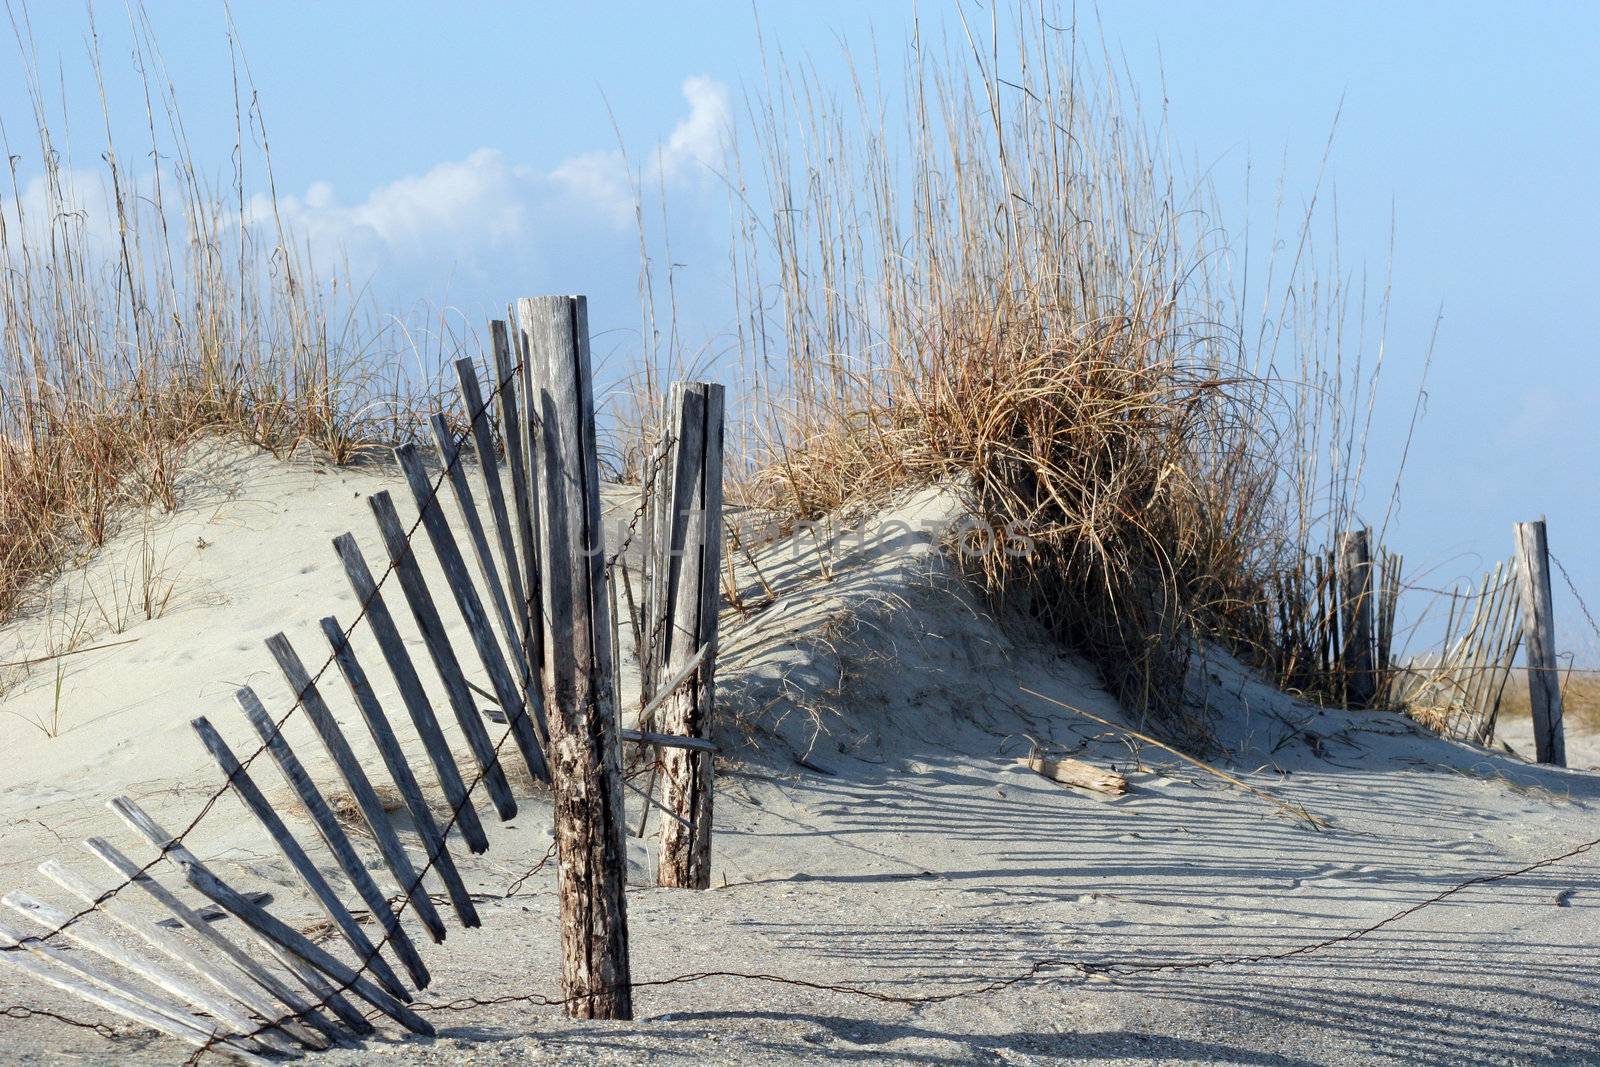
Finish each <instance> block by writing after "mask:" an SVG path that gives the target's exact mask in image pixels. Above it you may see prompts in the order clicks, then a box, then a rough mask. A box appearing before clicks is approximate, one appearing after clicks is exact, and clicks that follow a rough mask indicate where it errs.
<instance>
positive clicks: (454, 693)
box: [367, 492, 517, 822]
mask: <svg viewBox="0 0 1600 1067" xmlns="http://www.w3.org/2000/svg"><path fill="white" fill-rule="evenodd" d="M367 502H368V503H369V504H370V505H371V506H372V514H373V516H374V517H375V518H376V519H377V520H378V531H379V533H381V534H382V535H383V543H384V547H385V548H387V549H388V552H389V562H390V563H391V564H393V566H394V573H395V576H396V577H398V578H399V579H400V590H401V592H402V593H404V594H405V598H406V603H407V604H409V605H410V606H411V615H412V617H413V618H414V619H416V622H417V629H418V630H420V631H421V632H422V642H423V644H424V645H426V646H427V649H428V656H429V658H430V659H432V660H433V666H434V669H435V671H437V673H438V675H439V680H440V681H441V682H443V683H444V691H445V695H446V697H447V698H448V699H449V701H450V710H451V711H453V712H454V713H455V717H456V724H457V725H459V726H460V727H461V733H462V736H463V737H465V738H466V739H467V747H469V748H470V749H472V758H473V759H474V760H475V761H476V762H477V765H478V772H479V774H480V775H482V777H483V784H484V787H485V788H486V789H487V790H488V791H489V799H490V800H491V801H492V802H493V803H494V808H495V811H496V812H498V813H499V815H500V821H501V822H508V821H510V820H511V819H514V818H516V815H517V802H516V801H515V800H514V799H513V798H512V796H511V786H510V784H508V783H507V781H506V772H505V771H504V770H503V769H501V767H500V760H499V757H498V756H496V755H495V751H494V744H493V743H492V742H491V741H490V740H489V732H488V731H487V730H485V729H484V727H483V717H482V716H481V715H479V714H478V708H477V705H476V703H475V702H474V701H473V699H472V691H471V690H470V689H468V688H467V678H466V675H465V674H463V673H462V670H461V661H460V660H458V659H457V658H456V653H455V649H454V648H452V647H451V645H450V638H449V636H448V635H447V634H446V633H445V629H444V621H443V620H442V619H441V618H440V617H439V609H438V608H437V607H436V606H435V605H434V603H433V594H432V593H430V592H428V585H427V582H425V581H424V580H423V577H422V568H421V567H419V566H418V565H417V560H416V556H415V555H414V554H413V553H412V551H411V542H410V540H409V539H408V538H407V536H406V531H405V528H404V527H403V526H401V524H400V514H399V513H398V512H397V511H395V509H394V501H393V500H392V499H390V497H389V494H388V493H387V492H382V493H376V494H374V495H373V496H371V497H369V498H368V500H367Z"/></svg>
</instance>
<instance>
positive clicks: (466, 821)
mask: <svg viewBox="0 0 1600 1067" xmlns="http://www.w3.org/2000/svg"><path fill="white" fill-rule="evenodd" d="M333 547H334V550H335V551H336V552H338V554H339V558H340V560H342V561H343V563H344V573H345V576H346V577H347V578H349V580H350V586H351V588H352V589H354V590H355V594H356V599H357V600H358V601H360V602H361V603H362V604H364V605H365V606H366V616H367V625H368V626H370V627H371V628H372V636H373V637H374V638H376V639H377V642H378V648H379V650H380V651H382V653H383V659H384V662H385V663H387V664H388V665H389V673H390V674H391V675H392V676H393V677H394V682H395V685H396V687H398V688H399V690H400V700H401V703H403V704H404V705H405V707H406V713H407V714H408V715H409V716H410V717H411V725H412V726H413V727H415V728H416V731H417V736H419V737H421V738H422V746H423V748H424V749H425V750H426V751H427V753H428V761H429V762H430V763H432V764H433V771H434V775H435V777H436V778H437V779H438V782H439V788H440V789H442V790H443V791H444V798H445V801H446V802H447V803H448V804H449V805H450V810H452V811H453V812H455V813H456V826H457V827H458V828H460V830H461V836H462V838H463V839H464V840H465V841H466V842H467V848H468V849H469V850H471V851H473V852H486V851H488V849H489V838H488V837H487V836H485V834H484V832H483V823H481V822H479V821H478V812H477V810H476V809H475V808H473V806H472V800H471V797H469V796H468V794H467V787H466V784H465V783H464V782H463V781H462V780H461V769H460V768H459V767H457V766H456V759H455V755H454V754H453V753H451V751H450V743H449V742H448V741H446V740H445V736H444V731H443V730H441V729H440V728H439V720H438V718H436V717H435V716H434V714H433V703H432V702H431V701H430V700H429V699H428V694H427V692H426V691H425V690H424V689H423V688H422V679H421V678H420V677H418V675H417V668H416V665H415V664H414V663H412V662H411V654H410V653H409V652H407V651H406V643H405V639H404V638H402V637H401V636H400V630H399V628H398V627H396V626H395V624H394V616H392V615H390V614H389V608H388V606H387V605H386V604H385V603H384V600H383V594H382V593H381V592H379V591H378V584H377V582H375V581H374V580H373V577H372V570H371V569H370V568H369V567H368V566H367V561H366V558H365V557H364V556H362V554H361V548H360V546H358V545H357V544H356V539H355V538H354V537H352V536H350V535H349V534H341V535H340V536H339V537H337V538H335V539H334V542H333Z"/></svg>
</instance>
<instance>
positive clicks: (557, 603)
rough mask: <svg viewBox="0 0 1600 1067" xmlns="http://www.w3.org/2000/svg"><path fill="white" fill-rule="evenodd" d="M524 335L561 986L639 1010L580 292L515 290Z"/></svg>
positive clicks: (570, 1006) (618, 1015) (572, 1006)
mask: <svg viewBox="0 0 1600 1067" xmlns="http://www.w3.org/2000/svg"><path fill="white" fill-rule="evenodd" d="M515 319H516V323H517V330H518V334H519V336H518V338H517V339H516V343H517V347H518V349H519V350H520V351H521V352H522V354H523V364H524V366H525V367H531V369H532V377H533V380H534V382H535V383H536V388H535V389H534V390H532V391H531V392H530V393H529V394H528V395H529V397H530V400H531V403H530V407H532V408H534V409H535V410H534V411H531V412H530V414H529V420H530V426H532V425H534V424H535V419H534V416H535V415H537V422H536V424H537V430H538V435H539V436H538V442H539V444H538V448H537V449H536V450H534V455H535V456H536V457H537V461H538V463H537V465H538V468H539V469H538V471H537V472H536V475H535V480H536V481H537V484H538V494H537V497H536V499H537V501H538V512H539V520H538V524H539V538H540V540H539V563H540V579H541V589H542V595H543V600H544V620H545V626H546V628H547V633H546V635H545V636H546V644H545V648H546V653H547V658H546V662H545V664H544V673H543V681H544V689H545V707H546V708H547V709H548V710H549V714H550V740H551V748H550V751H551V755H552V762H553V766H552V768H551V770H552V772H553V784H554V790H553V791H554V795H555V796H554V799H555V835H556V846H557V853H558V855H559V857H560V868H559V875H558V891H559V896H560V906H561V949H562V961H563V963H562V990H563V994H564V996H565V997H566V998H569V999H567V1001H566V1008H567V1011H568V1013H569V1014H571V1015H573V1016H575V1017H577V1018H586V1019H628V1018H632V1016H633V992H632V976H631V971H630V967H629V961H628V920H627V904H626V900H625V896H624V894H625V887H626V884H627V852H626V848H625V834H626V828H625V819H626V810H625V808H624V806H623V796H622V766H621V743H620V742H621V739H620V736H619V733H618V723H617V713H616V708H615V707H614V706H613V705H612V685H611V672H612V671H613V669H614V664H613V663H612V662H611V646H610V641H609V640H608V638H607V636H606V635H607V634H608V632H609V629H610V626H609V620H608V618H607V616H608V615H609V614H610V605H609V603H608V602H607V599H606V589H605V539H604V530H603V527H602V525H601V511H600V473H599V462H598V455H597V453H596V448H595V425H594V386H593V381H592V378H591V369H590V357H589V325H588V312H587V307H586V304H585V301H584V298H583V297H581V296H580V297H565V296H558V297H535V298H532V299H524V300H519V301H518V302H517V305H516V315H515Z"/></svg>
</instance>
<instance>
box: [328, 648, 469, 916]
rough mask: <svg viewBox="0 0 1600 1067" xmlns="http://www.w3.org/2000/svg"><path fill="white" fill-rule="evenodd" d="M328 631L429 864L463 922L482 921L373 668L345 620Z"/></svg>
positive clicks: (334, 658) (338, 663)
mask: <svg viewBox="0 0 1600 1067" xmlns="http://www.w3.org/2000/svg"><path fill="white" fill-rule="evenodd" d="M322 633H323V636H324V637H326V638H327V639H328V647H329V648H331V649H332V650H333V661H334V663H336V664H337V665H338V667H339V673H340V674H341V675H343V676H344V680H345V684H346V685H348V686H349V687H350V695H351V696H352V697H353V698H354V699H355V702H356V708H357V709H358V710H360V712H361V717H362V719H364V720H365V721H366V724H367V732H368V733H370V734H371V735H372V741H373V743H374V744H375V745H376V746H377V748H378V755H379V756H380V757H382V759H383V765H384V766H385V767H386V768H388V771H389V777H390V778H391V779H392V780H393V781H394V784H395V788H396V789H398V790H399V791H400V797H401V799H402V800H404V801H405V804H406V811H407V812H409V813H410V815H411V825H412V826H413V827H414V828H415V829H416V831H417V836H418V837H419V838H421V839H422V847H423V851H424V852H425V854H426V855H427V857H428V866H429V867H430V868H431V869H432V870H433V871H434V873H436V874H437V875H438V876H439V879H440V880H441V881H442V882H444V887H445V892H446V893H447V894H448V895H449V897H450V904H451V906H452V907H453V908H455V912H456V917H457V918H459V919H460V920H461V923H462V925H464V926H467V927H474V926H478V925H479V922H480V920H479V918H478V909H477V907H476V905H474V904H473V903H472V894H471V893H469V892H468V891H467V887H466V884H465V883H464V882H462V880H461V872H460V871H458V870H456V864H455V860H454V859H453V858H452V857H451V855H450V850H449V847H448V845H447V843H446V841H445V837H444V834H442V833H440V832H439V825H438V823H437V822H435V821H434V818H433V810H432V809H431V808H429V807H428V800H427V798H426V797H424V796H423V795H422V787H421V786H420V785H418V784H417V777H416V775H415V774H413V773H412V771H411V763H410V761H409V760H408V759H406V754H405V750H404V749H403V748H401V747H400V739H399V738H398V737H396V736H395V732H394V727H392V726H391V725H390V724H389V717H388V715H386V714H385V713H384V710H383V704H382V703H381V702H380V701H379V700H378V695H377V694H376V693H375V692H373V690H372V683H371V682H369V681H368V680H367V672H366V671H365V670H363V669H362V666H361V662H360V661H359V660H358V659H356V655H355V650H354V649H353V648H351V647H350V642H349V641H348V640H347V639H346V638H345V635H344V630H343V628H341V627H340V626H339V620H338V619H335V618H333V617H331V616H330V617H329V618H326V619H323V620H322ZM430 903H431V901H430Z"/></svg>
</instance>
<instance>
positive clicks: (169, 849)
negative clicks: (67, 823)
mask: <svg viewBox="0 0 1600 1067" xmlns="http://www.w3.org/2000/svg"><path fill="white" fill-rule="evenodd" d="M111 810H112V811H114V812H116V813H117V815H118V816H119V817H120V818H121V819H122V821H123V822H125V823H127V824H128V825H129V826H130V827H132V828H133V830H134V831H135V832H137V833H138V834H139V835H140V836H141V837H143V838H144V839H145V841H146V842H148V843H149V844H150V845H152V846H153V847H155V848H157V849H160V850H161V858H162V859H165V860H166V861H167V862H168V863H171V864H172V865H173V866H174V867H176V868H177V869H178V870H179V871H180V872H181V873H182V874H183V876H184V880H185V881H186V882H187V883H188V884H189V886H190V887H191V888H193V889H196V890H198V891H199V892H200V893H202V894H203V895H204V896H206V897H207V898H208V899H209V900H211V901H212V902H213V903H215V904H218V905H221V906H222V909H223V910H224V911H226V912H228V913H229V914H230V915H232V916H233V917H234V918H236V919H238V920H239V921H240V922H241V923H243V924H244V926H245V927H246V928H248V929H249V931H250V933H251V934H252V935H253V936H254V937H255V938H256V939H257V940H258V941H260V942H261V943H262V944H263V945H265V946H267V948H268V950H269V951H271V952H272V954H273V955H274V956H275V957H276V958H277V959H278V961H279V962H280V963H282V964H283V965H284V966H285V967H287V968H289V970H290V972H291V973H293V974H294V976H295V977H296V978H298V979H299V980H300V981H301V982H303V983H304V984H305V986H306V988H307V989H309V990H311V994H312V996H314V997H315V998H316V1003H317V1004H318V1005H319V1006H325V1007H327V1008H328V1009H329V1010H331V1011H332V1012H333V1013H334V1014H335V1015H337V1016H338V1017H339V1018H340V1019H341V1020H342V1021H343V1022H344V1024H345V1025H346V1026H348V1027H350V1029H351V1030H353V1031H354V1032H355V1033H357V1034H361V1035H367V1034H371V1033H373V1032H374V1028H373V1025H372V1024H371V1023H370V1022H368V1021H367V1018H366V1016H365V1015H363V1014H362V1013H361V1012H359V1011H357V1010H356V1008H355V1006H354V1005H352V1004H351V1003H350V1002H349V1001H348V1000H346V999H345V998H344V997H343V995H342V994H341V993H340V991H339V990H336V989H334V988H333V986H332V985H331V984H329V982H328V979H327V978H326V977H324V974H323V970H321V969H319V967H320V965H319V964H316V963H314V962H312V961H311V960H309V959H307V958H306V957H304V956H303V955H301V954H300V953H299V952H296V951H293V950H292V949H291V948H290V947H289V946H288V945H286V944H284V943H282V942H281V941H280V940H279V939H278V938H277V937H274V936H272V935H271V934H270V933H268V932H267V931H266V930H264V929H263V928H262V926H261V924H259V923H257V922H253V921H250V920H248V919H246V917H245V915H246V914H249V915H255V914H256V913H260V914H262V915H265V914H266V912H265V910H264V909H262V908H261V907H259V906H258V905H256V904H254V903H252V902H251V901H250V900H249V898H247V897H246V896H245V895H244V894H242V893H238V892H236V891H234V890H233V888H232V887H231V886H229V885H227V883H225V882H223V880H222V879H221V878H218V877H217V876H216V874H214V873H213V872H212V871H211V870H210V869H209V868H207V867H206V865H205V864H203V863H201V862H200V860H199V858H198V857H196V856H195V854H194V853H192V852H190V851H189V850H188V849H187V848H185V847H184V846H183V845H182V844H181V843H179V841H178V840H177V839H176V838H174V837H173V836H172V835H171V834H169V833H167V831H166V830H165V829H164V828H162V827H161V826H160V825H159V824H158V823H157V822H156V821H155V820H154V819H152V818H151V817H150V815H149V813H148V812H146V811H145V810H144V809H143V808H141V807H140V806H139V805H138V804H136V803H134V801H132V800H130V799H129V798H127V797H113V798H112V799H111ZM219 895H225V896H226V898H227V901H228V903H225V902H224V900H222V899H219ZM230 903H231V904H232V905H234V906H230ZM236 908H237V909H238V910H236ZM241 912H243V913H244V914H241ZM268 918H271V916H268ZM273 922H277V920H276V919H273ZM279 925H281V924H279ZM291 932H292V933H294V934H295V936H296V937H299V938H300V939H301V940H304V937H303V936H302V935H300V934H299V933H298V931H291ZM324 955H326V953H324ZM363 958H366V957H363ZM328 973H329V974H332V972H331V971H330V972H328ZM336 980H338V979H337V978H336ZM362 982H363V983H365V986H366V987H367V992H363V991H362V990H360V989H356V988H355V983H350V984H348V985H345V986H344V988H345V989H348V990H350V991H351V992H353V993H355V994H356V995H357V996H359V997H361V998H362V999H363V1000H366V1001H367V1002H368V1003H369V1004H373V1006H374V1007H377V1004H376V1003H374V1002H373V1000H372V999H371V998H370V996H369V995H368V994H369V993H371V992H376V994H377V995H378V996H379V997H380V998H382V999H383V1000H384V1002H385V1003H388V1002H390V1001H393V1000H394V998H392V997H390V996H389V994H387V993H385V992H384V991H383V990H382V989H377V988H376V987H374V986H373V985H372V983H371V982H370V981H368V980H367V979H365V978H363V979H362ZM394 1002H395V1003H398V1001H394Z"/></svg>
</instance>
